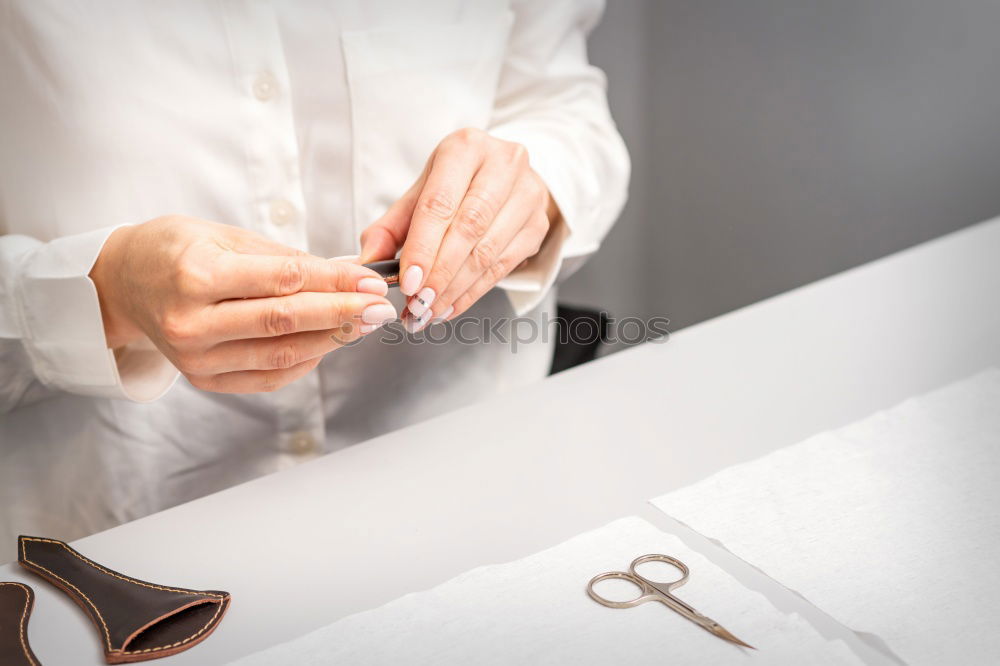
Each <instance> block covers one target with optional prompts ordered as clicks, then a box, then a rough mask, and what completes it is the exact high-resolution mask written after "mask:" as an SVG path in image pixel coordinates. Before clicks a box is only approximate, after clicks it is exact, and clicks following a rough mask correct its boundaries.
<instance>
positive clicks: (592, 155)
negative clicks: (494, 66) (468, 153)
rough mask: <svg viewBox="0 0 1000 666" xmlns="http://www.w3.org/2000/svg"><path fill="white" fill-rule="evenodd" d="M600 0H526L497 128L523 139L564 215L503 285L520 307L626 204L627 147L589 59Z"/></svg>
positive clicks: (577, 258) (576, 262)
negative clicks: (589, 39) (531, 254)
mask: <svg viewBox="0 0 1000 666" xmlns="http://www.w3.org/2000/svg"><path fill="white" fill-rule="evenodd" d="M602 10H603V2H601V1H600V0H547V1H541V0H523V1H519V2H515V3H514V11H515V20H514V26H513V30H512V33H511V38H510V42H509V46H508V51H507V56H506V61H505V63H504V67H503V71H502V73H501V76H500V81H499V86H498V91H497V100H496V104H495V110H494V115H493V119H492V122H491V126H490V128H489V132H490V134H491V135H493V136H495V137H497V138H499V139H504V140H506V141H515V142H517V143H520V144H522V145H524V146H525V147H526V148H527V150H528V157H529V160H530V162H531V166H532V168H534V170H535V171H536V172H537V173H538V174H539V175H540V176H541V177H542V179H543V180H544V181H545V184H546V185H547V186H548V189H549V192H550V193H551V195H552V197H553V199H554V200H555V202H556V204H558V206H559V210H560V212H561V220H560V221H559V222H558V223H557V225H556V226H555V228H554V229H553V230H552V232H551V233H550V234H549V236H548V237H547V238H546V240H545V242H544V243H543V245H542V248H541V251H540V252H539V253H538V254H537V255H536V256H535V257H533V258H532V259H531V260H529V261H528V263H527V265H525V266H523V267H522V268H519V269H518V270H516V271H514V272H513V273H511V275H510V276H508V277H507V278H506V279H505V280H503V281H502V282H501V283H500V285H499V286H501V287H502V288H504V289H506V290H507V295H508V297H509V298H510V300H511V304H512V305H513V306H514V309H515V311H517V313H518V314H523V313H524V312H526V311H528V310H530V309H531V308H533V307H535V305H537V304H538V303H539V302H540V301H541V300H542V298H543V297H544V295H545V292H546V291H547V290H548V289H549V288H551V286H552V285H553V284H554V283H555V282H556V281H557V280H558V279H561V278H565V277H566V276H568V275H569V274H570V273H572V272H573V271H575V270H576V269H577V268H579V267H580V266H581V265H582V264H583V262H584V261H585V260H586V258H587V256H588V255H590V254H592V253H593V252H594V251H596V250H597V249H598V247H600V244H601V241H602V240H603V238H604V236H605V235H606V234H607V232H608V230H609V229H610V228H611V225H612V224H614V222H615V220H616V219H617V217H618V215H619V213H621V210H622V207H623V206H624V205H625V199H626V197H627V190H628V180H629V168H630V165H629V156H628V151H627V150H626V148H625V143H624V142H623V141H622V138H621V135H620V134H619V133H618V130H617V128H616V127H615V123H614V120H613V119H612V118H611V113H610V110H609V109H608V101H607V90H606V88H607V85H606V79H605V76H604V73H603V72H602V71H601V70H600V69H598V68H596V67H594V66H592V65H590V63H589V62H588V60H587V35H588V34H589V33H590V31H591V30H592V29H593V28H594V26H595V25H596V24H597V23H598V21H599V20H600V17H601V13H602Z"/></svg>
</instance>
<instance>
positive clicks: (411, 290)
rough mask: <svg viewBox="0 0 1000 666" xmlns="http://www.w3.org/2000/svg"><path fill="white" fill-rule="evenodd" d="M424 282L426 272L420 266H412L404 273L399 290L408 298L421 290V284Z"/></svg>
mask: <svg viewBox="0 0 1000 666" xmlns="http://www.w3.org/2000/svg"><path fill="white" fill-rule="evenodd" d="M423 281H424V271H423V269H421V268H420V266H410V267H409V268H407V269H406V272H405V273H403V279H402V280H401V281H400V283H399V290H400V291H401V292H403V294H404V295H406V296H413V294H415V293H417V289H420V283H421V282H423Z"/></svg>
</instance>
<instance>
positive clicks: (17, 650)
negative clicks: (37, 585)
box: [0, 582, 41, 666]
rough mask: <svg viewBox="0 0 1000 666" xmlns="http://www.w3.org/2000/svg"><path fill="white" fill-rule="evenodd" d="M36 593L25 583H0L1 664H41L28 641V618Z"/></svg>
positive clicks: (17, 665) (37, 665) (39, 665)
mask: <svg viewBox="0 0 1000 666" xmlns="http://www.w3.org/2000/svg"><path fill="white" fill-rule="evenodd" d="M34 604H35V593H34V592H33V591H32V590H31V588H30V587H28V586H27V585H25V584H24V583H14V582H2V583H0V664H3V665H4V666H41V662H39V661H38V657H36V656H35V653H34V652H32V651H31V645H30V644H29V643H28V618H29V617H31V607H32V606H33V605H34Z"/></svg>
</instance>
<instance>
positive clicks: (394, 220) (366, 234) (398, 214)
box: [361, 181, 420, 264]
mask: <svg viewBox="0 0 1000 666" xmlns="http://www.w3.org/2000/svg"><path fill="white" fill-rule="evenodd" d="M418 185H420V181H418V182H417V183H416V184H414V186H413V187H411V188H410V189H409V190H408V191H407V192H406V194H404V195H403V196H402V197H401V198H400V199H399V200H398V201H396V203H394V204H392V206H390V207H389V210H387V211H386V212H385V215H383V216H382V217H380V218H379V219H377V220H375V221H374V222H372V224H371V226H369V227H368V228H367V229H365V230H364V231H363V232H361V263H363V264H367V263H368V262H370V261H379V260H382V259H392V258H393V257H395V256H396V253H397V252H398V251H399V249H400V248H401V247H403V242H404V241H405V240H406V233H407V232H408V231H409V230H410V219H411V218H412V217H413V209H414V208H415V207H416V205H417V195H418V194H419V192H420V189H419V187H418Z"/></svg>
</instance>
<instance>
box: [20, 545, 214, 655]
mask: <svg viewBox="0 0 1000 666" xmlns="http://www.w3.org/2000/svg"><path fill="white" fill-rule="evenodd" d="M28 541H37V542H40V543H54V544H56V545H58V546H62V547H63V548H64V549H65V550H66V551H68V552H69V553H70V554H71V555H73V556H74V557H76V558H77V559H79V560H80V561H82V562H84V563H85V564H87V565H89V566H90V567H92V568H94V569H97V570H98V571H100V572H102V573H104V574H107V575H109V576H112V577H114V578H118V579H120V580H123V581H125V582H126V583H132V584H133V585H140V586H142V587H148V588H152V589H154V590H163V591H165V592H179V593H181V594H190V595H195V596H207V597H214V598H216V599H218V600H219V601H218V602H217V603H216V606H217V608H216V610H215V615H213V616H212V618H211V619H210V620H209V621H208V622H207V623H205V626H203V627H202V628H201V629H200V630H199V631H198V632H197V633H195V634H192V635H191V636H188V637H187V638H185V639H184V640H182V641H178V642H176V643H172V644H170V645H160V646H157V647H152V648H145V649H143V650H122V649H121V648H114V647H112V646H111V633H110V632H109V631H108V625H107V623H106V622H105V621H104V616H103V615H101V611H100V610H98V608H97V605H96V604H95V603H94V602H93V601H91V600H90V597H88V596H87V595H86V594H84V593H83V591H82V590H80V588H78V587H77V586H76V585H73V583H71V582H69V581H68V580H66V579H65V578H63V577H62V576H60V575H58V574H56V573H55V572H53V571H50V570H48V569H46V568H45V567H43V566H42V565H40V564H38V563H37V562H33V561H31V560H30V559H28V551H27V548H26V547H25V544H26V543H27V542H28ZM21 557H22V559H23V560H24V561H25V562H26V563H28V564H30V565H31V566H33V567H35V568H37V569H40V570H42V571H44V572H45V573H47V574H49V575H50V576H52V577H53V578H56V579H58V580H60V581H61V582H63V583H65V584H66V585H68V586H69V587H71V588H73V589H74V590H76V593H77V594H79V595H80V597H82V598H83V599H84V600H85V601H86V602H87V603H88V604H90V607H91V608H93V609H94V612H95V613H96V614H97V619H98V620H100V622H101V627H102V628H103V629H104V643H105V645H107V648H108V652H117V653H119V654H139V653H143V652H155V651H157V650H168V649H170V648H174V647H177V646H178V645H183V644H184V643H187V642H190V641H192V640H194V639H195V638H197V637H198V636H200V635H201V634H203V633H204V632H205V631H206V630H207V629H208V628H209V627H210V626H211V625H212V623H213V622H215V619H216V618H217V617H218V616H219V613H220V612H221V611H222V607H223V603H222V602H223V600H224V599H225V596H224V595H221V594H215V593H213V592H197V591H193V590H185V589H181V588H176V587H164V586H162V585H153V584H152V583H146V582H144V581H141V580H136V579H135V578H130V577H129V576H123V575H122V574H119V573H116V572H114V571H111V570H109V569H105V568H104V567H102V566H101V565H99V564H98V563H97V562H94V561H93V560H91V559H88V558H86V557H84V556H83V555H81V554H80V553H78V552H76V551H75V550H73V549H72V548H70V547H69V546H68V545H66V544H65V543H64V542H62V541H59V540H57V539H41V538H37V537H21Z"/></svg>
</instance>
